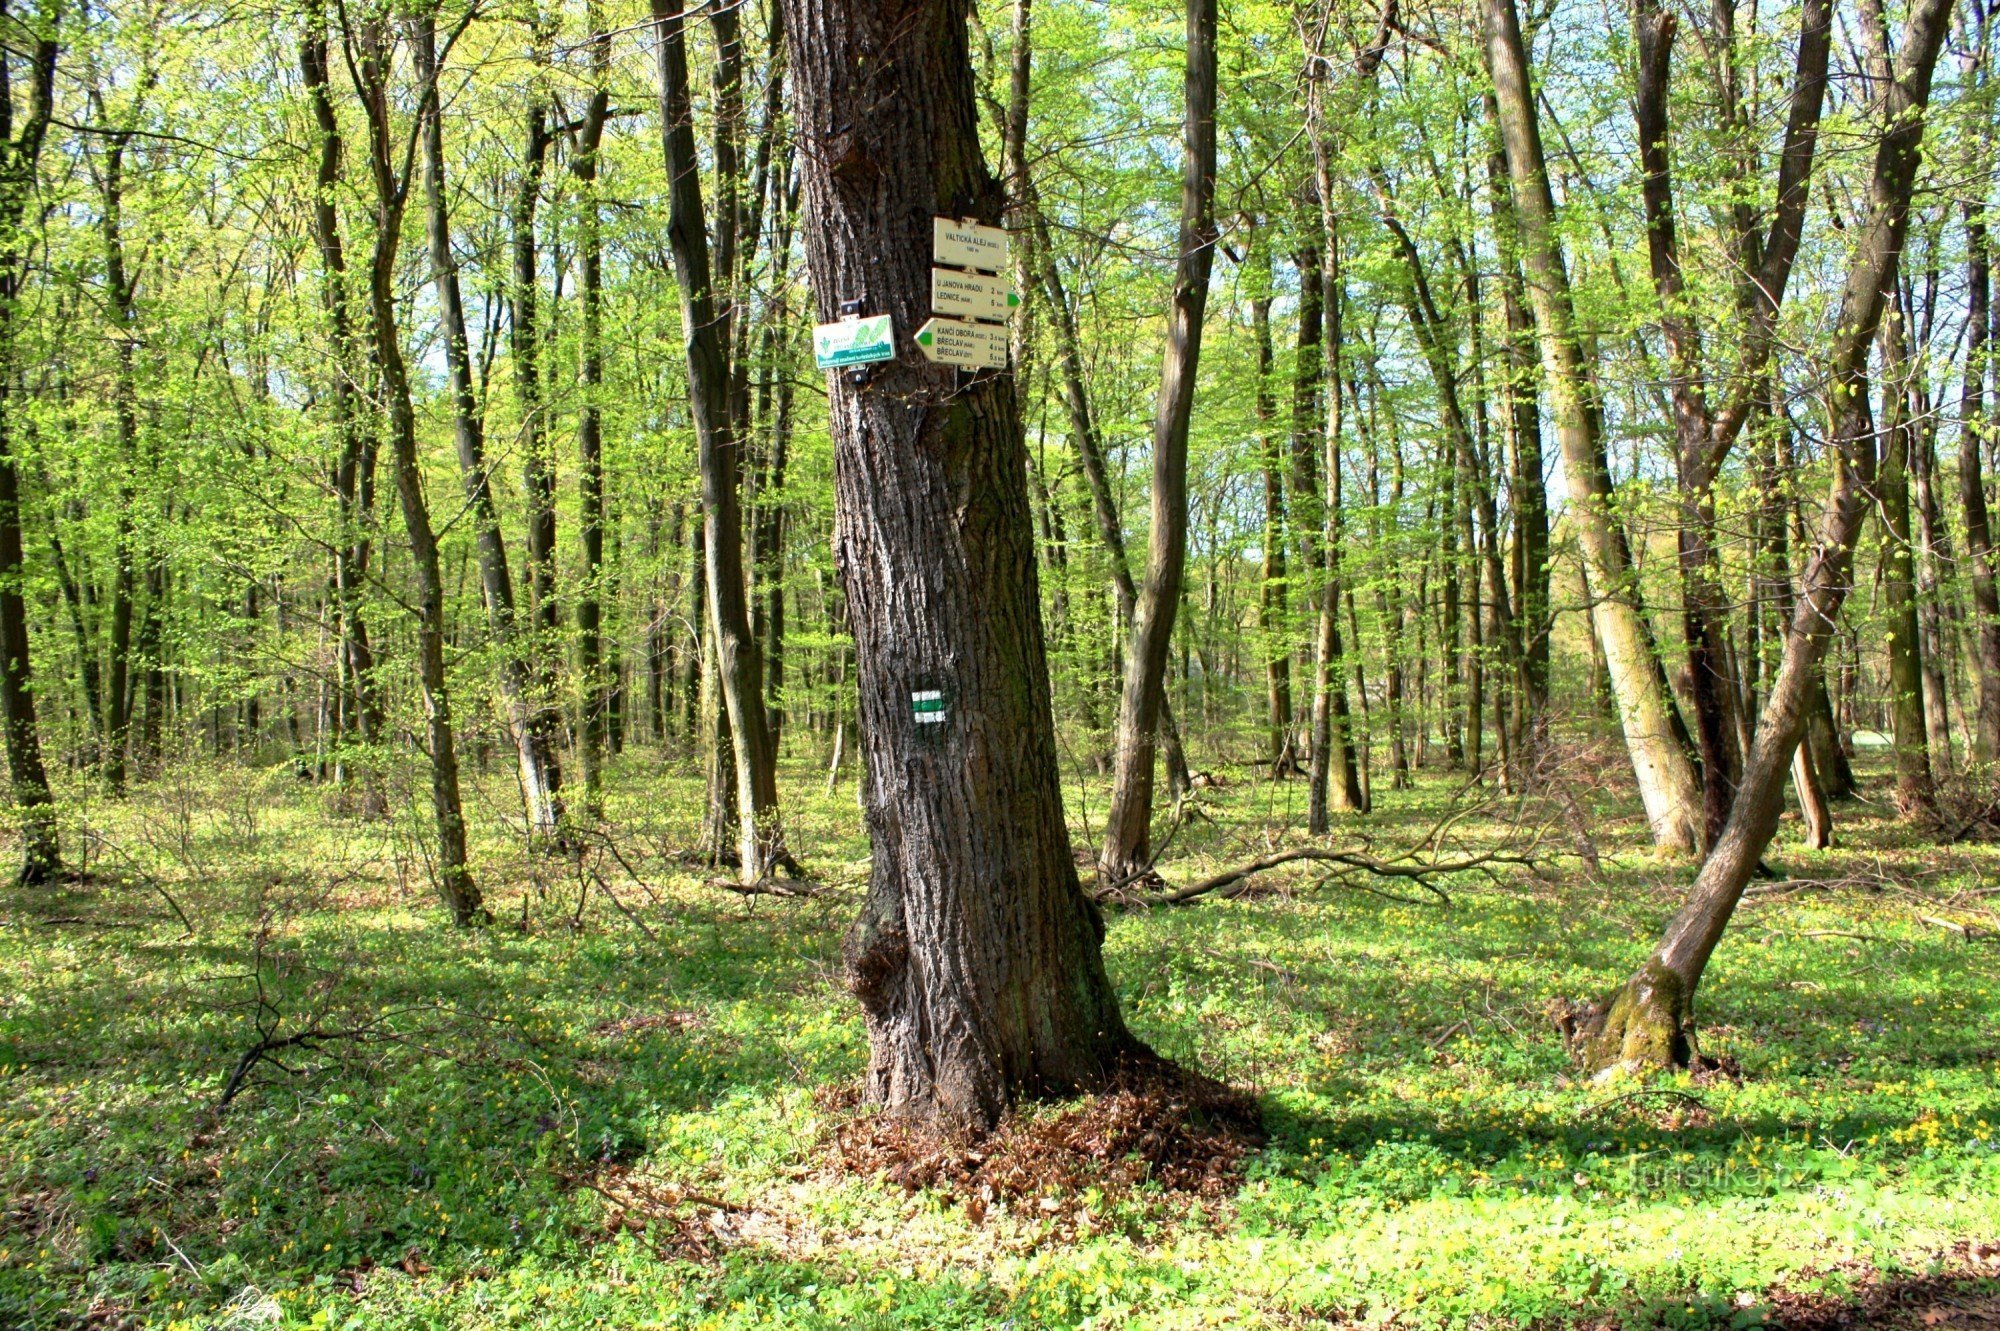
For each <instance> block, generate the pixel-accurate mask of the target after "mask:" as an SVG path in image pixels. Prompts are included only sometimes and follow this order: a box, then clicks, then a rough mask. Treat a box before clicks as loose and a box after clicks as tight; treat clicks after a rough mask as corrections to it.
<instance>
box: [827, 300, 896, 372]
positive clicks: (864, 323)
mask: <svg viewBox="0 0 2000 1331" xmlns="http://www.w3.org/2000/svg"><path fill="white" fill-rule="evenodd" d="M895 358H896V330H895V327H894V326H893V325H892V324H891V323H890V322H889V316H888V315H886V314H874V315H870V316H869V317H867V318H866V319H842V320H840V321H839V322H837V323H830V324H815V325H813V363H814V364H815V365H817V366H819V368H820V369H822V370H837V369H839V368H840V367H841V366H843V365H869V364H872V363H874V362H875V361H883V360H894V359H895Z"/></svg>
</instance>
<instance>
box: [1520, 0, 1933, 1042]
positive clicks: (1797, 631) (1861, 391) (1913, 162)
mask: <svg viewBox="0 0 2000 1331" xmlns="http://www.w3.org/2000/svg"><path fill="white" fill-rule="evenodd" d="M1497 2H1498V3H1503V4H1504V3H1506V0H1497ZM1950 10H1951V0H1918V3H1917V4H1916V5H1915V6H1914V7H1913V8H1912V9H1911V11H1910V16H1909V20H1908V23H1907V26H1906V28H1905V31H1904V35H1903V41H1902V46H1901V50H1900V53H1899V54H1898V56H1897V58H1896V64H1895V67H1894V75H1893V77H1892V78H1890V79H1885V80H1883V81H1882V85H1881V93H1880V96H1879V98H1878V105H1877V108H1876V110H1877V123H1879V124H1880V125H1881V126H1882V127H1883V128H1882V137H1881V141H1880V145H1879V147H1878V149H1877V152H1876V156H1875V163H1874V169H1873V172H1872V176H1871V180H1870V184H1869V220H1868V224H1867V227H1866V228H1865V230H1863V231H1862V233H1861V235H1860V236H1859V239H1858V243H1857V245H1856V247H1855V250H1854V257H1853V260H1852V262H1851V265H1850V267H1849V269H1848V273H1847V279H1846V284H1845V287H1844V289H1843V291H1842V294H1841V305H1840V314H1839V318H1838V319H1837V320H1836V322H1835V323H1834V330H1835V331H1834V334H1833V342H1832V346H1831V348H1830V354H1829V356H1828V362H1827V373H1826V376H1825V380H1824V381H1825V382H1826V383H1827V384H1828V387H1829V389H1830V395H1829V409H1828V416H1829V449H1830V453H1831V461H1832V463H1833V470H1834V477H1833V481H1832V484H1831V487H1830V490H1829V493H1828V495H1827V500H1826V505H1825V508H1824V511H1823V513H1822V516H1821V519H1820V530H1819V541H1818V543H1817V545H1816V547H1815V548H1814V550H1813V552H1812V555H1811V557H1810V558H1809V559H1808V560H1807V562H1806V567H1805V571H1804V574H1803V577H1802V587H1801V594H1800V596H1799V599H1798V604H1797V605H1796V606H1795V608H1794V610H1793V614H1792V620H1791V624H1790V626H1789V627H1788V629H1787V630H1786V634H1785V652H1784V659H1783V661H1782V663H1781V664H1780V666H1779V668H1778V677H1777V679H1776V680H1775V681H1774V683H1773V685H1772V688H1771V692H1770V696H1769V698H1768V699H1767V700H1766V702H1765V704H1764V712H1763V715H1762V716H1761V717H1760V718H1759V719H1758V725H1757V734H1756V739H1755V741H1754V742H1753V743H1752V745H1751V749H1750V754H1749V757H1748V759H1747V761H1746V762H1745V763H1744V768H1743V779H1742V781H1741V783H1740V784H1739V786H1738V787H1737V792H1736V798H1735V799H1734V800H1733V801H1732V802H1731V804H1730V810H1729V819H1728V821H1727V823H1726V824H1725V825H1724V827H1723V831H1722V836H1721V837H1720V838H1718V839H1717V841H1716V843H1715V847H1714V849H1713V850H1711V851H1710V852H1709V856H1708V858H1707V860H1705V861H1704V862H1703V864H1702V867H1701V871H1700V873H1699V874H1698V875H1697V876H1696V878H1695V884H1694V889H1693V891H1692V892H1691V893H1690V895H1689V898H1688V901H1687V903H1686V904H1685V905H1684V906H1683V907H1682V908H1681V910H1680V911H1679V913H1677V914H1676V915H1675V916H1674V918H1673V920H1672V921H1671V922H1670V923H1669V924H1668V925H1667V928H1666V932H1665V934H1664V936H1663V937H1662V938H1661V940H1660V942H1659V944H1658V946H1657V947H1655V948H1654V950H1653V953H1652V955H1651V957H1649V958H1648V959H1647V961H1646V963H1645V964H1644V965H1643V966H1641V967H1640V968H1639V970H1638V972H1637V973H1636V974H1634V975H1633V976H1632V978H1631V979H1630V980H1628V981H1627V982H1626V984H1625V985H1624V987H1623V988H1621V989H1620V990H1619V991H1618V992H1617V993H1616V994H1614V995H1613V996H1612V997H1611V998H1610V999H1609V1000H1607V1001H1606V1002H1605V1003H1604V1004H1603V1005H1602V1006H1601V1009H1600V1012H1599V1015H1598V1016H1597V1017H1596V1018H1595V1019H1594V1020H1593V1021H1591V1022H1590V1023H1589V1024H1588V1027H1587V1029H1586V1032H1585V1034H1586V1037H1587V1038H1586V1040H1585V1043H1584V1048H1583V1050H1582V1055H1583V1061H1584V1063H1585V1065H1586V1067H1588V1068H1590V1069H1592V1070H1594V1071H1599V1072H1603V1071H1608V1070H1610V1069H1612V1068H1619V1067H1623V1068H1628V1069H1640V1068H1645V1067H1651V1066H1662V1065H1677V1064H1684V1063H1686V1062H1687V1061H1688V1058H1689V1055H1690V1053H1691V1051H1692V1041H1691V1035H1690V1031H1691V1023H1692V1012H1693V1006H1692V1005H1693V1000H1694V995H1695V991H1696V989H1697V987H1698V986H1699V985H1700V983H1701V977H1702V972H1703V970H1704V969H1705V968H1706V966H1707V964H1708V959H1709V957H1710V956H1711V955H1712V954H1713V953H1714V951H1715V946H1716V944H1717V943H1718V942H1719V941H1721V938H1722V934H1723V931H1724V929H1726V928H1727V927H1728V924H1729V920H1730V917H1731V915H1732V914H1734V912H1735V909H1736V903H1737V902H1738V901H1739V900H1740V899H1741V898H1742V895H1743V888H1744V886H1745V885H1746V884H1747V883H1748V882H1749V881H1750V876H1751V874H1752V873H1754V872H1755V871H1756V868H1757V864H1758V862H1759V861H1760V860H1761V859H1762V857H1763V854H1764V850H1765V847H1766V846H1768V845H1769V844H1770V841H1771V835H1772V833H1773V832H1774V831H1775V830H1776V828H1777V824H1778V814H1779V811H1780V808H1781V804H1782V800H1781V798H1780V796H1781V790H1782V786H1783V782H1784V780H1785V777H1786V775H1787V774H1788V771H1789V769H1790V767H1791V765H1792V758H1793V752H1794V750H1796V749H1797V747H1798V744H1799V740H1800V738H1801V737H1802V736H1803V734H1804V733H1805V727H1806V723H1807V717H1808V710H1809V707H1810V704H1811V702H1812V698H1813V693H1814V687H1815V681H1816V679H1817V677H1818V674H1819V666H1820V662H1821V660H1822V658H1823V657H1824V655H1825V652H1826V647H1827V644H1828V642H1829V641H1830V640H1831V639H1832V636H1833V631H1834V624H1835V621H1836V619H1837V618H1838V616H1839V613H1840V607H1841V604H1842V602H1843V601H1844V600H1845V599H1846V596H1847V594H1848V592H1849V590H1850V588H1851V583H1852V577H1851V575H1852V572H1853V565H1854V546H1855V541H1856V538H1857V537H1858V536H1859V535H1860V531H1861V524H1862V521H1863V520H1864V518H1865V517H1866V515H1867V512H1868V509H1869V505H1870V502H1871V501H1873V500H1875V499H1876V498H1877V497H1878V496H1877V495H1876V494H1875V487H1876V481H1877V467H1876V462H1877V458H1876V448H1877V445H1876V438H1877V434H1876V429H1875V422H1874V420H1873V419H1872V417H1871V414H1870V410H1869V391H1868V378H1867V373H1868V354H1869V345H1870V343H1872V342H1873V341H1874V339H1875V334H1876V329H1877V326H1878V324H1879V323H1880V321H1881V317H1882V306H1883V297H1884V293H1885V292H1886V291H1888V290H1889V289H1890V287H1891V284H1892V283H1893V282H1894V280H1895V275H1896V269H1897V265H1898V263H1899V261H1900V259H1901V255H1902V248H1903V239H1904V236H1905V234H1906V233H1907V230H1908V224H1909V206H1910V193H1911V189H1912V186H1913V184H1914V181H1915V178H1916V170H1917V164H1918V158H1919V154H1920V150H1921V146H1922V141H1923V130H1924V110H1925V106H1926V104H1927V103H1928V101H1929V98H1930V85H1931V72H1932V70H1933V69H1934V68H1935V67H1936V64H1937V56H1938V50H1939V48H1940V47H1941V46H1942V45H1943V42H1944V37H1945V31H1946V29H1947V27H1948V18H1949V14H1950Z"/></svg>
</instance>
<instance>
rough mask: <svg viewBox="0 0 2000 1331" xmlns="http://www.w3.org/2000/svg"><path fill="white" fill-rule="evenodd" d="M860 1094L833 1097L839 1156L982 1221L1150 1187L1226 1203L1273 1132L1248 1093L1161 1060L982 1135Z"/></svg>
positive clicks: (1066, 1220) (1057, 1210) (1072, 1207)
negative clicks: (903, 1113)
mask: <svg viewBox="0 0 2000 1331" xmlns="http://www.w3.org/2000/svg"><path fill="white" fill-rule="evenodd" d="M859 1099H860V1096H859V1091H858V1089H857V1088H855V1087H852V1086H849V1087H845V1088H842V1089H841V1090H839V1091H836V1092H833V1093H832V1094H830V1095H828V1096H826V1097H825V1101H826V1108H827V1109H829V1110H832V1111H835V1113H836V1117H835V1121H834V1125H833V1128H832V1130H831V1133H830V1134H829V1138H828V1141H829V1147H830V1153H831V1154H832V1156H833V1159H834V1162H835V1163H836V1164H837V1165H838V1166H839V1167H840V1168H842V1169H844V1170H846V1171H849V1172H852V1173H857V1174H865V1175H873V1176H879V1177H883V1178H886V1179H888V1180H889V1181H890V1182H892V1183H897V1184H900V1185H901V1186H903V1187H904V1188H906V1189H908V1190H909V1191H911V1192H917V1191H921V1190H926V1189H928V1190H932V1191H935V1192H938V1193H941V1194H943V1195H945V1196H946V1197H949V1198H951V1199H953V1200H956V1201H959V1202H961V1203H963V1205H964V1207H965V1212H966V1216H967V1217H968V1218H969V1219H970V1220H972V1221H973V1222H974V1223H975V1224H976V1223H979V1222H980V1221H983V1220H984V1219H985V1217H986V1213H987V1209H988V1208H989V1207H992V1206H996V1205H997V1206H999V1207H1001V1208H1003V1209H1009V1210H1014V1211H1027V1212H1030V1213H1032V1214H1040V1215H1044V1216H1047V1217H1049V1218H1051V1219H1053V1220H1055V1221H1057V1222H1058V1223H1059V1224H1067V1225H1073V1224H1074V1223H1075V1222H1076V1221H1077V1220H1078V1219H1079V1218H1080V1217H1081V1216H1082V1215H1083V1213H1084V1212H1086V1211H1087V1210H1089V1209H1090V1208H1091V1204H1092V1203H1093V1202H1100V1203H1101V1202H1105V1201H1116V1200H1119V1199H1121V1198H1124V1197H1128V1196H1130V1195H1132V1194H1133V1193H1135V1192H1138V1191H1139V1190H1141V1189H1146V1188H1151V1189H1154V1190H1157V1192H1158V1193H1161V1194H1167V1195H1178V1196H1180V1197H1183V1198H1187V1199H1189V1200H1198V1201H1215V1200H1219V1199H1220V1198H1222V1197H1225V1196H1227V1195H1229V1194H1230V1193H1231V1192H1233V1191H1234V1190H1235V1187H1236V1185H1237V1183H1238V1181H1239V1180H1240V1179H1241V1177H1242V1172H1243V1161H1244V1158H1245V1157H1246V1156H1248V1155H1249V1154H1250V1153H1251V1152H1252V1151H1254V1150H1256V1149H1257V1148H1258V1147H1259V1146H1261V1145H1263V1144H1264V1140H1265V1138H1264V1129H1263V1118H1262V1115H1261V1114H1260V1113H1259V1111H1258V1109H1257V1102H1256V1101H1255V1100H1254V1099H1253V1098H1252V1097H1251V1096H1250V1095H1248V1094H1246V1093H1245V1092H1243V1091H1239V1090H1237V1089H1236V1088H1235V1087H1232V1086H1227V1085H1225V1084H1223V1083H1222V1082H1219V1081H1215V1080H1213V1079H1212V1078H1209V1077H1205V1076H1202V1075H1201V1074H1200V1073H1198V1072H1191V1071H1188V1070H1186V1069H1184V1068H1180V1067H1177V1066H1175V1065H1174V1064H1172V1063H1169V1062H1167V1061H1166V1060H1164V1059H1159V1058H1151V1057H1148V1058H1131V1059H1128V1060H1126V1061H1125V1062H1124V1063H1123V1064H1122V1065H1121V1066H1120V1067H1119V1068H1118V1070H1117V1072H1116V1073H1115V1074H1114V1075H1113V1077H1112V1079H1111V1082H1110V1084H1109V1085H1108V1086H1107V1087H1106V1088H1105V1089H1104V1090H1103V1091H1101V1092H1099V1093H1098V1094H1096V1095H1094V1096H1089V1097H1086V1098H1085V1099H1083V1100H1080V1101H1077V1102H1075V1103H1073V1104H1071V1105H1069V1106H1068V1107H1065V1108H1061V1109H1056V1108H1053V1107H1043V1106H1026V1107H1023V1108H1021V1109H1017V1110H1015V1111H1013V1112H1011V1113H1009V1114H1008V1115H1007V1116H1006V1117H1005V1118H1004V1119H1003V1120H1001V1122H1000V1124H999V1126H998V1127H996V1128H994V1129H993V1131H991V1132H989V1133H987V1134H985V1135H983V1136H974V1135H969V1134H966V1133H962V1132H960V1133H953V1132H948V1131H942V1130H937V1129H928V1128H922V1127H916V1126H913V1125H911V1124H908V1123H904V1122H900V1121H898V1120H895V1119H892V1118H888V1117H886V1116H884V1115H881V1114H877V1113H873V1112H870V1111H867V1110H864V1109H861V1108H860V1106H859ZM1087 1194H1088V1196H1087Z"/></svg>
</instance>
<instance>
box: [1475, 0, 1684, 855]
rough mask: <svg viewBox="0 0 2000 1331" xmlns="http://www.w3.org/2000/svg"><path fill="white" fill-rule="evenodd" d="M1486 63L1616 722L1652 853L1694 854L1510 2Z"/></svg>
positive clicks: (1498, 11) (1489, 4) (1501, 5)
mask: <svg viewBox="0 0 2000 1331" xmlns="http://www.w3.org/2000/svg"><path fill="white" fill-rule="evenodd" d="M1483 9H1484V16H1485V27H1486V55H1487V63H1488V65H1489V67H1490V72H1491V74H1492V77H1493V84H1494V95H1495V98H1496V102H1497V108H1498V112H1499V121H1500V137H1501V140H1502V143H1503V144H1504V145H1505V148H1506V154H1507V170H1508V176H1509V179H1510V181H1511V183H1512V187H1513V196H1514V216H1515V220H1516V225H1517V227H1518V230H1519V234H1520V239H1521V252H1522V253H1521V257H1522V262H1523V264H1524V266H1525V267H1526V269H1527V284H1528V296H1529V303H1530V304H1531V305H1532V306H1533V307H1534V311H1535V323H1536V332H1537V335H1538V338H1539V340H1540V343H1541V350H1542V371H1543V380H1544V384H1545V386H1546V388H1547V392H1548V398H1549V409H1550V410H1549V414H1550V416H1551V417H1552V418H1553V419H1554V421H1555V425H1556V436H1557V439H1558V440H1559V441H1560V442H1561V444H1562V450H1563V471H1564V474H1565V476H1566V478H1567V480H1568V484H1569V492H1570V512H1571V516H1572V521H1574V522H1575V523H1576V528H1577V537H1578V544H1579V546H1580V548H1581V550H1582V553H1583V563H1584V570H1585V574H1586V577H1587V579H1588V582H1589V592H1590V596H1591V622H1592V625H1593V627H1594V629H1595V631H1596V636H1597V639H1598V641H1599V643H1600V644H1601V645H1602V647H1603V649H1604V656H1605V662H1606V666H1607V668H1608V673H1609V677H1610V684H1611V692H1612V696H1613V697H1614V698H1615V699H1616V700H1617V704H1618V713H1619V723H1620V726H1621V728H1622V729H1623V731H1624V735H1625V745H1626V749H1627V751H1628V752H1629V753H1630V755H1631V758H1632V768H1633V772H1634V774H1635V775H1636V776H1637V778H1638V782H1639V794H1640V797H1641V799H1643V800H1644V802H1645V806H1646V817H1647V821H1648V822H1650V823H1651V825H1652V829H1653V840H1654V843H1655V844H1656V845H1658V846H1660V847H1662V848H1663V849H1669V850H1679V851H1687V852H1693V851H1694V850H1696V849H1697V848H1698V847H1699V846H1700V844H1701V840H1702V835H1701V831H1702V797H1701V783H1700V781H1699V780H1698V778H1697V777H1696V774H1695V771H1694V766H1693V764H1692V763H1691V762H1690V761H1689V760H1688V755H1687V753H1686V752H1685V751H1684V750H1683V749H1682V748H1681V746H1680V743H1679V740H1678V739H1677V737H1676V735H1675V733H1674V730H1675V727H1674V725H1673V720H1672V711H1671V704H1670V703H1669V700H1668V694H1667V689H1666V681H1665V679H1664V678H1663V677H1662V675H1661V673H1660V664H1659V661H1658V660H1657V659H1656V658H1655V656H1654V655H1653V651H1652V647H1651V644H1650V643H1649V642H1648V640H1647V639H1648V635H1647V632H1646V628H1645V621H1644V619H1643V617H1642V612H1641V610H1640V606H1639V600H1638V589H1637V587H1635V586H1634V585H1633V581H1632V576H1631V568H1630V558H1629V556H1628V554H1627V551H1626V549H1625V544H1624V540H1623V537H1622V533H1621V532H1620V531H1619V530H1618V528H1617V516H1616V514H1615V513H1614V512H1613V496H1612V489H1611V477H1610V474H1609V472H1608V470H1607V469H1606V466H1605V458H1604V449H1603V440H1602V438H1601V437H1600V433H1599V425H1600V421H1599V411H1598V405H1597V401H1596V388H1595V385H1594V383H1593V381H1592V375H1591V372H1590V367H1589V365H1588V363H1587V362H1586V361H1585V359H1584V354H1583V345H1582V342H1581V340H1580V338H1579V337H1578V334H1577V328H1576V317H1575V311H1574V309H1573V307H1572V304H1571V298H1570V288H1569V275H1568V273H1567V271H1566V270H1565V268H1564V266H1563V257H1562V250H1561V242H1560V239H1559V237H1558V231H1557V219H1556V215H1555V199H1554V196H1553V195H1552V194H1551V193H1550V189H1549V181H1548V171H1547V167H1546V164H1545V161H1544V158H1543V153H1542V141H1541V129H1540V126H1539V123H1538V116H1537V112H1536V109H1535V103H1534V98H1533V93H1532V91H1531V87H1530V82H1529V73H1528V54H1527V47H1526V44H1525V43H1524V42H1523V40H1522V38H1521V24H1520V17H1519V15H1518V14H1517V13H1516V11H1515V6H1514V0H1483Z"/></svg>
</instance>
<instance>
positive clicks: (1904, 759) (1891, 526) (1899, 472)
mask: <svg viewBox="0 0 2000 1331" xmlns="http://www.w3.org/2000/svg"><path fill="white" fill-rule="evenodd" d="M1885 300H1886V301H1887V303H1888V306H1889V308H1888V311H1887V313H1886V314H1885V315H1884V316H1883V319H1882V329H1881V335H1880V341H1881V344H1882V377H1883V380H1884V381H1885V382H1884V383H1883V385H1882V409H1883V417H1884V419H1883V421H1882V436H1883V442H1884V448H1883V450H1882V465H1881V471H1880V474H1879V475H1878V476H1877V477H1876V481H1875V493H1876V498H1877V501H1878V502H1879V504H1880V512H1881V518H1882V604H1883V609H1884V611H1885V612H1886V616H1887V619H1888V623H1889V632H1888V652H1889V720H1890V729H1891V731H1892V738H1893V741H1894V754H1895V761H1896V808H1897V810H1898V812H1900V813H1901V814H1902V816H1903V817H1905V818H1923V817H1926V816H1928V815H1929V813H1930V811H1931V810H1932V808H1933V807H1934V805H1935V794H1936V792H1935V790H1934V788H1933V783H1932V778H1931V751H1930V743H1929V735H1928V733H1927V731H1926V729H1925V726H1924V676H1923V660H1922V654H1921V649H1922V644H1921V642H1920V640H1919V637H1918V627H1917V588H1916V562H1915V549H1914V547H1913V545H1912V544H1911V540H1910V454H1911V450H1912V446H1913V444H1914V442H1915V441H1914V438H1913V434H1914V426H1913V424H1912V422H1911V420H1910V411H1909V384H1908V382H1907V381H1908V376H1909V374H1910V372H1911V369H1910V359H1909V354H1908V341H1907V334H1906V330H1905V327H1904V317H1903V311H1902V310H1901V309H1900V308H1899V304H1898V302H1897V300H1896V293H1895V291H1894V289H1893V288H1892V289H1891V290H1890V292H1889V293H1888V295H1887V296H1886V297H1885Z"/></svg>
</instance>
